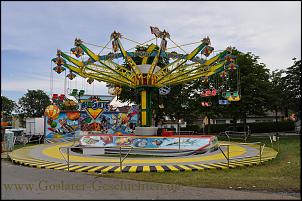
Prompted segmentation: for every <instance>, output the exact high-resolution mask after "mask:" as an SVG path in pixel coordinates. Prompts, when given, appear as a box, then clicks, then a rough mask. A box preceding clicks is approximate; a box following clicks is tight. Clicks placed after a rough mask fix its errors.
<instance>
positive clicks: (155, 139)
mask: <svg viewBox="0 0 302 201" xmlns="http://www.w3.org/2000/svg"><path fill="white" fill-rule="evenodd" d="M150 29H151V34H153V35H154V36H155V37H153V38H152V39H151V40H148V41H147V42H144V43H138V44H139V47H140V48H137V50H136V51H130V50H132V49H134V48H135V47H134V48H131V49H129V50H125V48H124V47H123V45H122V40H128V41H131V42H135V41H133V40H130V39H128V38H126V37H125V36H123V35H122V34H121V33H119V32H116V31H114V32H113V33H112V34H111V35H110V40H109V42H108V43H107V44H106V45H105V46H100V45H94V46H97V47H102V50H101V51H100V53H98V54H96V53H94V52H93V51H92V50H91V49H89V48H88V47H87V45H92V44H90V43H87V42H84V41H83V40H81V39H79V38H76V39H75V42H74V45H75V47H73V48H71V50H70V52H71V53H68V52H63V51H61V50H57V57H56V58H53V59H52V62H54V63H55V64H56V65H57V66H56V67H54V68H53V70H54V71H55V72H57V73H58V74H60V73H61V72H63V71H66V70H67V69H69V74H68V75H67V76H66V77H67V78H69V79H71V80H72V79H73V78H74V77H75V76H76V75H78V76H80V77H82V78H85V79H87V82H88V83H89V84H91V83H92V82H94V81H99V82H106V83H107V84H108V86H109V85H110V86H111V88H110V91H111V93H112V94H114V95H117V94H119V93H120V91H121V89H122V88H123V87H128V88H132V89H134V90H135V91H136V92H137V94H139V112H140V115H139V117H140V125H139V126H138V127H136V129H135V134H134V135H127V136H116V135H108V134H94V135H86V136H82V137H81V138H80V140H79V142H80V145H81V146H83V147H86V148H87V147H89V146H100V145H101V146H107V145H108V147H110V146H112V145H124V146H129V147H132V148H133V147H137V148H140V151H136V152H135V151H133V153H141V154H142V153H143V154H151V155H167V156H174V155H182V154H183V155H188V154H196V153H204V152H206V151H209V150H214V149H216V148H217V144H218V140H217V138H216V137H215V136H198V135H195V136H188V135H185V136H179V135H177V136H174V135H172V136H168V134H167V133H164V132H163V134H162V135H163V136H156V135H157V129H158V128H157V127H154V126H153V125H152V110H153V108H152V94H153V93H154V92H156V91H157V92H158V91H159V94H160V95H167V94H168V93H169V91H170V87H171V86H173V85H178V84H182V83H187V82H189V81H193V80H197V79H201V80H202V81H203V84H204V88H203V89H202V90H201V92H200V95H201V96H202V97H203V98H205V100H206V98H207V97H213V96H219V97H221V100H219V104H222V105H226V104H229V103H231V102H233V101H239V100H240V90H239V68H238V66H237V65H236V64H235V58H236V57H235V56H233V55H231V53H232V48H231V47H227V48H226V49H225V50H222V51H219V52H218V53H217V54H216V55H215V56H213V57H211V58H209V56H210V55H211V54H212V53H213V52H215V51H214V48H213V47H211V46H210V45H211V42H210V38H209V37H205V38H203V39H202V40H201V41H199V42H196V43H190V44H185V45H178V44H176V43H175V42H174V41H173V40H172V39H171V36H170V34H169V33H168V32H167V31H166V30H164V31H160V29H159V28H157V27H150ZM158 39H159V40H160V45H157V40H158ZM152 40H156V44H153V43H151V44H147V43H148V42H150V41H152ZM168 41H171V42H172V43H173V44H174V45H175V46H174V47H168ZM110 43H111V44H112V48H109V47H108V45H109V44H110ZM197 43H198V46H197V47H196V48H195V49H194V50H193V51H192V52H190V53H186V51H185V50H184V49H183V48H182V47H183V46H186V45H193V44H197ZM175 48H179V49H180V50H182V51H184V52H185V53H184V54H180V53H177V52H176V51H172V52H170V51H168V50H171V49H175ZM104 49H109V50H112V51H111V52H109V53H108V54H103V55H101V53H102V51H103V50H104ZM216 52H217V51H216ZM72 54H73V55H74V56H75V57H74V56H72ZM198 54H200V56H198ZM135 58H136V59H135ZM137 58H139V59H137ZM121 59H123V61H124V62H125V64H124V65H123V64H120V62H119V61H120V60H121ZM160 59H166V60H168V61H169V62H168V63H167V64H166V65H165V66H162V67H159V66H158V63H159V61H160ZM231 81H237V82H238V83H237V85H236V86H237V87H236V88H233V89H232V88H231V84H230V82H231ZM232 86H234V85H232ZM73 94H75V93H73ZM201 106H203V107H210V106H211V103H210V102H208V101H203V102H201ZM114 151H116V150H114V149H112V148H111V149H110V148H107V152H108V153H109V152H110V153H113V152H114ZM105 152H106V150H105Z"/></svg>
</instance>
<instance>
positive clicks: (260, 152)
mask: <svg viewBox="0 0 302 201" xmlns="http://www.w3.org/2000/svg"><path fill="white" fill-rule="evenodd" d="M261 150H262V144H261V143H260V149H259V158H260V164H261V154H262V151H261Z"/></svg>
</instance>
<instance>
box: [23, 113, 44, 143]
mask: <svg viewBox="0 0 302 201" xmlns="http://www.w3.org/2000/svg"><path fill="white" fill-rule="evenodd" d="M44 128H45V119H44V117H38V118H27V119H26V131H25V135H26V136H27V137H28V139H29V141H35V140H39V141H40V140H41V139H42V138H43V136H44Z"/></svg>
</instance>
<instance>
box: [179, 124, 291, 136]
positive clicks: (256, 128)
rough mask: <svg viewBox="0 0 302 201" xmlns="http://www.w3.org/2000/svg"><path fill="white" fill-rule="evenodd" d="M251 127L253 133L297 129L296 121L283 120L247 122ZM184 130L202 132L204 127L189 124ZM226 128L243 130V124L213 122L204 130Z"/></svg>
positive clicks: (221, 130) (216, 131) (218, 131)
mask: <svg viewBox="0 0 302 201" xmlns="http://www.w3.org/2000/svg"><path fill="white" fill-rule="evenodd" d="M247 125H248V126H249V128H250V131H251V133H269V132H276V131H279V132H282V131H283V132H284V131H295V122H293V121H281V122H278V123H277V124H276V122H259V123H247ZM180 130H183V131H195V132H198V133H202V132H203V129H202V128H201V127H200V126H198V125H187V127H186V128H181V129H180ZM226 130H233V131H243V124H242V123H240V124H236V127H233V124H211V125H206V126H205V128H204V131H205V132H206V133H213V134H215V133H216V134H217V133H220V132H223V131H226Z"/></svg>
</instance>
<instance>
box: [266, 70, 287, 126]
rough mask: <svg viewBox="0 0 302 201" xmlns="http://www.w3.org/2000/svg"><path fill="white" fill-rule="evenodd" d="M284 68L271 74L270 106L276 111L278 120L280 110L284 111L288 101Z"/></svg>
mask: <svg viewBox="0 0 302 201" xmlns="http://www.w3.org/2000/svg"><path fill="white" fill-rule="evenodd" d="M283 74H284V70H274V71H272V73H271V74H270V93H269V95H270V96H269V103H270V104H269V105H268V108H269V109H270V110H272V111H274V112H275V118H276V122H277V121H278V112H281V111H284V104H285V103H286V102H287V101H286V97H285V96H286V95H285V89H284V84H285V83H284V79H283V78H282V75H283Z"/></svg>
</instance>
